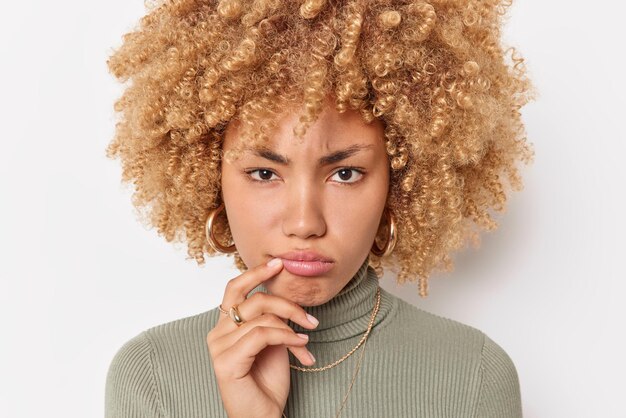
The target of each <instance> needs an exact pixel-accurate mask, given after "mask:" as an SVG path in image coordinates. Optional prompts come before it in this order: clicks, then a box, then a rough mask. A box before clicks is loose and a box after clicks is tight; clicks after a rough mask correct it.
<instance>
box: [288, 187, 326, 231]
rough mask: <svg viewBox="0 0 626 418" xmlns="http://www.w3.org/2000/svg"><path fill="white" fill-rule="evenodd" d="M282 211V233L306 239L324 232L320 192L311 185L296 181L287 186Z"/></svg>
mask: <svg viewBox="0 0 626 418" xmlns="http://www.w3.org/2000/svg"><path fill="white" fill-rule="evenodd" d="M286 197H287V203H286V205H285V209H284V213H283V227H282V228H283V233H284V234H285V236H288V237H298V238H302V239H308V238H311V237H315V236H323V235H324V234H325V233H326V221H325V220H324V213H323V202H322V199H321V194H320V193H319V192H318V191H317V190H316V189H315V187H313V186H311V185H305V184H303V183H302V182H296V183H294V184H292V185H290V187H289V188H288V193H287V196H286Z"/></svg>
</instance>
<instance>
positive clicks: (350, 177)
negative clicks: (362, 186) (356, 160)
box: [333, 167, 364, 184]
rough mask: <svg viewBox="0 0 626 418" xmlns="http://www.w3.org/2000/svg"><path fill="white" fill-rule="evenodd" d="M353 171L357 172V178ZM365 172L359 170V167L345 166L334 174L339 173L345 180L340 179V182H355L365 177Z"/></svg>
mask: <svg viewBox="0 0 626 418" xmlns="http://www.w3.org/2000/svg"><path fill="white" fill-rule="evenodd" d="M353 172H356V173H357V176H356V179H355V176H354V174H352V173H353ZM363 174H364V173H363V171H362V170H359V169H358V168H355V167H343V168H341V169H339V170H337V171H336V172H335V174H334V175H333V176H336V175H339V178H340V179H341V180H343V181H340V182H339V183H343V184H353V183H357V182H358V181H360V180H361V178H362V177H363Z"/></svg>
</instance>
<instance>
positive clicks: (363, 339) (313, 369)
mask: <svg viewBox="0 0 626 418" xmlns="http://www.w3.org/2000/svg"><path fill="white" fill-rule="evenodd" d="M379 307H380V286H378V288H377V289H376V304H375V305H374V310H373V311H372V316H371V318H370V322H369V324H368V326H367V331H365V334H363V337H361V340H360V341H359V343H358V344H357V345H356V346H355V347H354V348H353V349H352V350H350V352H348V354H346V355H345V356H343V357H342V358H340V359H339V360H337V361H335V362H333V363H331V364H328V365H326V366H324V367H307V368H305V367H300V366H294V365H293V364H290V365H289V367H291V368H292V369H296V370H299V371H301V372H321V371H323V370H327V369H330V368H332V367H335V366H336V365H338V364H339V363H341V362H342V361H344V360H345V359H347V358H348V357H350V355H352V353H354V352H355V351H356V350H357V349H358V348H359V347H360V346H361V344H363V350H361V356H360V357H359V360H358V362H357V365H356V371H355V372H354V375H353V376H352V381H351V382H350V387H349V388H348V391H347V392H346V395H345V396H344V397H343V401H342V402H341V407H340V408H339V411H337V415H335V418H337V417H338V416H339V415H340V414H341V410H342V409H343V406H344V404H345V403H346V400H347V399H348V394H349V393H350V391H351V390H352V386H353V384H354V380H355V379H356V375H357V374H358V373H359V369H360V367H361V360H363V355H364V354H365V345H366V344H367V337H368V336H369V334H370V331H371V330H372V327H373V326H374V320H375V319H376V314H377V313H378V309H379ZM283 417H284V418H287V416H286V415H285V413H284V412H283Z"/></svg>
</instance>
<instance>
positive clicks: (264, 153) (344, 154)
mask: <svg viewBox="0 0 626 418" xmlns="http://www.w3.org/2000/svg"><path fill="white" fill-rule="evenodd" d="M372 147H373V145H372V144H369V145H365V144H354V145H350V146H349V147H348V148H345V149H342V150H339V151H335V152H332V153H330V154H328V155H324V156H322V157H320V158H319V160H318V161H317V164H318V166H320V167H323V166H326V165H330V164H334V163H336V162H339V161H343V160H345V159H346V158H348V157H350V156H352V155H354V154H356V153H358V152H359V151H362V150H365V149H369V148H372ZM252 152H253V153H254V154H255V155H258V156H259V157H262V158H265V159H267V160H270V161H274V162H275V163H277V164H280V165H289V164H290V163H291V160H290V159H289V158H287V157H285V156H284V155H280V154H277V153H275V152H274V151H272V150H271V149H269V148H267V147H266V146H260V147H258V148H255V149H253V150H252Z"/></svg>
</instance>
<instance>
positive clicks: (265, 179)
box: [246, 168, 275, 183]
mask: <svg viewBox="0 0 626 418" xmlns="http://www.w3.org/2000/svg"><path fill="white" fill-rule="evenodd" d="M257 171H258V172H259V176H260V178H255V177H253V174H252V173H256V172H257ZM246 174H247V175H248V178H249V179H250V180H252V181H258V182H261V183H269V182H270V181H272V180H271V177H272V175H273V174H275V173H274V172H273V171H271V170H268V169H267V168H257V169H255V170H248V171H246Z"/></svg>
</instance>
